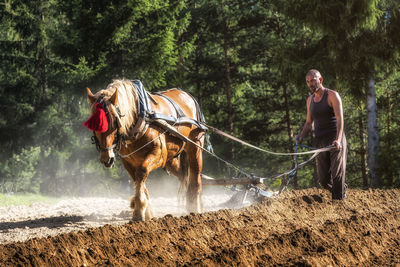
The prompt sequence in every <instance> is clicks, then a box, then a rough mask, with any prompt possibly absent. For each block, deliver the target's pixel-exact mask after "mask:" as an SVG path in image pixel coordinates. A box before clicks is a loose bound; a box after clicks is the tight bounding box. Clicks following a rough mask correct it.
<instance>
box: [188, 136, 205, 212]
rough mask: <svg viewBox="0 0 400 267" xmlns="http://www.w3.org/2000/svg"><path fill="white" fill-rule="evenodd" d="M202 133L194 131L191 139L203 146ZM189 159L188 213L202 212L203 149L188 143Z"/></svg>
mask: <svg viewBox="0 0 400 267" xmlns="http://www.w3.org/2000/svg"><path fill="white" fill-rule="evenodd" d="M199 135H201V133H199V132H197V133H196V131H194V132H193V133H192V134H191V136H189V138H190V139H192V140H193V141H194V142H195V143H196V144H198V145H200V146H203V143H204V136H201V138H199ZM187 157H188V159H187V160H188V164H189V184H188V188H187V192H186V209H187V211H188V212H201V207H202V205H201V197H200V194H201V176H200V173H201V170H202V168H203V154H202V150H201V148H199V147H197V146H195V145H194V144H191V143H188V147H187Z"/></svg>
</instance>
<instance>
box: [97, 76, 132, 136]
mask: <svg viewBox="0 0 400 267" xmlns="http://www.w3.org/2000/svg"><path fill="white" fill-rule="evenodd" d="M116 89H118V97H117V103H115V104H116V106H118V109H119V111H120V112H121V115H122V116H121V118H120V119H121V128H120V133H121V134H123V135H128V133H129V128H130V127H131V126H132V125H133V123H135V121H136V119H137V116H138V113H137V112H138V111H137V107H138V96H137V92H136V89H135V88H134V86H133V84H132V82H131V81H129V80H125V79H124V80H113V82H112V83H110V84H109V85H108V86H107V88H106V89H105V90H100V91H99V92H97V93H96V94H95V97H96V98H97V97H99V96H100V95H102V94H103V95H105V96H106V98H107V99H109V98H110V97H111V96H112V95H113V94H114V92H115V90H116Z"/></svg>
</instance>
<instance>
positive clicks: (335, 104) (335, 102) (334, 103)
mask: <svg viewBox="0 0 400 267" xmlns="http://www.w3.org/2000/svg"><path fill="white" fill-rule="evenodd" d="M328 103H329V104H330V105H331V107H332V108H333V112H334V113H335V117H336V126H337V132H336V140H335V141H334V142H333V145H334V146H336V148H337V149H339V148H340V144H341V143H342V136H343V128H344V126H343V125H344V123H343V107H342V99H341V98H340V96H339V94H338V93H337V92H335V91H332V90H330V91H329V94H328Z"/></svg>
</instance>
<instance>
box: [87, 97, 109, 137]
mask: <svg viewBox="0 0 400 267" xmlns="http://www.w3.org/2000/svg"><path fill="white" fill-rule="evenodd" d="M83 126H85V127H86V128H88V129H89V130H92V131H95V132H101V133H104V132H106V131H107V129H108V121H107V116H106V112H105V111H104V108H103V105H102V104H101V103H97V104H96V111H95V112H94V113H93V115H92V116H90V118H89V119H88V120H87V121H85V122H84V123H83Z"/></svg>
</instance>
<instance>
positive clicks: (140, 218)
mask: <svg viewBox="0 0 400 267" xmlns="http://www.w3.org/2000/svg"><path fill="white" fill-rule="evenodd" d="M144 221H145V218H144V217H136V216H133V217H132V219H131V222H144Z"/></svg>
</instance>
